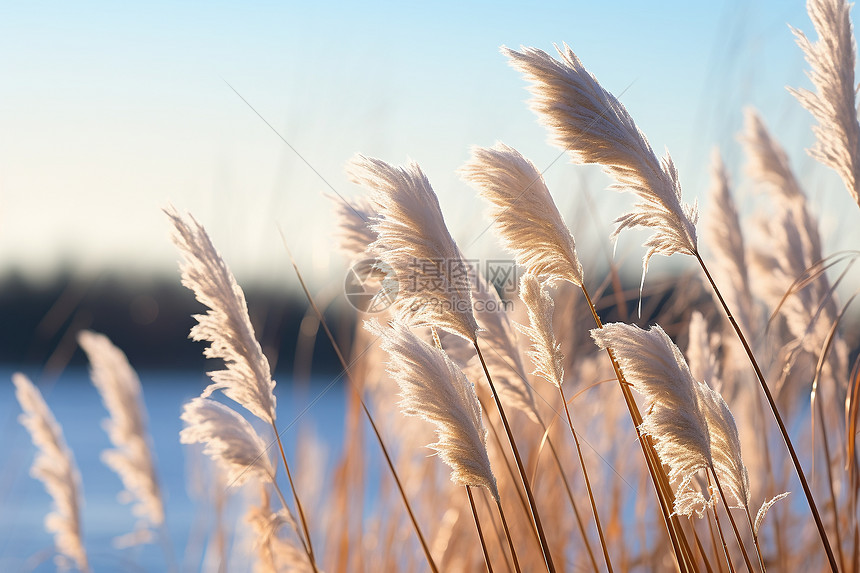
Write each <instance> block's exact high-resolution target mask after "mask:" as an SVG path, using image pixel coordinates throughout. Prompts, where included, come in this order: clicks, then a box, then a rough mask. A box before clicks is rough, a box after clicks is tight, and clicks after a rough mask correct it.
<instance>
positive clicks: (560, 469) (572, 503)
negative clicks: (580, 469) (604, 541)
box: [532, 420, 600, 573]
mask: <svg viewBox="0 0 860 573" xmlns="http://www.w3.org/2000/svg"><path fill="white" fill-rule="evenodd" d="M541 423H543V421H542V420H541ZM544 431H546V426H544ZM546 443H547V445H548V446H549V451H550V453H551V454H552V458H553V459H554V460H555V465H556V467H558V472H559V474H561V481H562V483H563V484H564V491H565V492H566V493H567V499H568V500H569V501H570V506H571V507H572V508H573V515H574V517H576V524H577V526H578V527H579V533H580V534H581V535H582V541H583V543H585V551H586V553H588V559H589V561H590V562H591V566H592V567H593V568H594V571H595V573H597V572H598V571H600V568H599V567H598V566H597V559H595V557H594V551H593V550H592V549H591V543H590V542H589V541H588V533H587V532H586V530H585V524H584V523H583V522H582V515H581V514H580V511H579V507H578V506H577V505H576V500H575V499H574V497H573V492H572V491H571V490H570V485H569V484H568V483H567V478H566V477H565V475H564V468H563V467H562V466H561V459H560V458H559V457H558V452H557V451H556V449H555V445H554V444H553V443H552V438H550V437H549V436H548V435H547V438H546ZM532 481H534V474H532Z"/></svg>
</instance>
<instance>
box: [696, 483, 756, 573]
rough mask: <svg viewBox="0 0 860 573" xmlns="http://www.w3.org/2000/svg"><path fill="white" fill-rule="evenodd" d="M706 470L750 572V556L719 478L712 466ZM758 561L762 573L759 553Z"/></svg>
mask: <svg viewBox="0 0 860 573" xmlns="http://www.w3.org/2000/svg"><path fill="white" fill-rule="evenodd" d="M708 469H710V470H711V474H712V475H713V476H714V483H715V484H716V485H717V491H718V492H719V493H720V498H721V499H722V500H723V505H724V506H725V508H726V515H728V516H729V523H731V525H732V530H733V531H734V532H735V538H736V539H737V540H738V545H739V546H740V548H741V553H742V554H743V556H744V562H745V563H746V566H747V569H748V570H749V571H750V572H752V570H753V565H752V561H750V556H749V555H748V554H747V550H746V547H744V540H743V538H742V537H741V532H740V531H739V530H738V526H737V524H736V523H735V518H734V517H733V516H732V511H731V507H729V500H728V498H727V497H726V494H725V492H724V491H723V486H722V485H721V484H720V478H719V477H717V471H716V470H715V469H714V467H713V466H710V467H709V468H708ZM758 558H759V560H761V567H762V572H763V571H764V560H762V558H761V553H759V556H758Z"/></svg>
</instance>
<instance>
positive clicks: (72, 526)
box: [12, 373, 90, 571]
mask: <svg viewBox="0 0 860 573" xmlns="http://www.w3.org/2000/svg"><path fill="white" fill-rule="evenodd" d="M12 382H13V383H14V384H15V396H16V397H17V398H18V403H19V404H21V410H23V414H21V416H20V417H19V421H20V422H21V424H22V425H23V426H24V427H25V428H27V431H28V432H30V437H31V438H32V440H33V445H34V446H36V449H37V450H38V451H37V453H36V459H35V460H34V461H33V467H32V468H31V469H30V475H32V476H33V477H34V478H36V479H38V480H39V481H41V482H42V483H43V484H45V489H46V490H47V491H48V495H50V496H51V499H53V500H54V508H53V511H51V513H49V514H48V515H47V516H46V517H45V529H46V530H47V531H48V532H50V533H53V534H54V543H55V544H56V548H57V552H58V553H59V555H58V560H57V565H58V566H59V567H60V568H62V569H66V568H68V566H69V565H70V563H69V562H71V563H74V565H75V566H76V567H77V568H78V569H80V570H81V571H89V570H90V568H89V563H88V561H87V553H86V550H85V549H84V544H83V541H82V539H81V509H82V505H83V500H82V495H81V475H80V473H79V472H78V467H77V465H76V464H75V459H74V456H73V455H72V451H71V450H70V449H69V447H68V446H67V445H66V440H65V439H64V438H63V430H62V428H60V425H59V424H58V423H57V420H56V419H55V418H54V415H53V414H52V413H51V410H50V409H48V405H47V404H45V400H44V399H43V398H42V394H41V393H40V392H39V390H38V389H37V388H36V386H34V385H33V383H32V382H30V380H29V379H28V378H27V377H26V376H24V375H23V374H20V373H16V374H14V375H13V376H12Z"/></svg>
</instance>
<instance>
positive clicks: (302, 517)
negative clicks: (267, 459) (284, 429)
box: [272, 420, 319, 573]
mask: <svg viewBox="0 0 860 573" xmlns="http://www.w3.org/2000/svg"><path fill="white" fill-rule="evenodd" d="M272 429H273V430H274V431H275V438H277V440H278V448H279V449H280V450H281V459H282V460H283V462H284V469H285V470H287V480H289V482H290V490H292V492H293V500H294V501H295V502H296V511H298V513H299V521H300V523H301V524H302V531H303V532H304V537H305V538H306V539H307V542H308V543H307V545H306V546H305V549H307V553H308V559H310V561H311V568H313V570H314V572H315V573H318V571H319V570H318V569H317V561H316V557H314V546H313V542H312V541H311V532H310V529H309V528H308V521H307V519H306V518H305V510H304V509H302V502H300V501H299V494H298V492H297V491H296V486H295V484H294V483H293V474H292V473H291V472H290V465H289V464H288V463H287V455H286V454H285V453H284V444H283V443H282V442H281V435H280V434H279V433H278V427H277V426H276V425H275V421H274V420H272ZM272 481H274V479H273V480H272Z"/></svg>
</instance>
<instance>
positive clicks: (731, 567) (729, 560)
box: [708, 476, 736, 573]
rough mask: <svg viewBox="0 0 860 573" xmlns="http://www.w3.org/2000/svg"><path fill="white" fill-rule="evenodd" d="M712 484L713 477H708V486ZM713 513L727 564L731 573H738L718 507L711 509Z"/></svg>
mask: <svg viewBox="0 0 860 573" xmlns="http://www.w3.org/2000/svg"><path fill="white" fill-rule="evenodd" d="M710 483H711V476H708V484H710ZM711 511H713V512H714V519H715V520H716V522H717V532H718V533H719V534H720V542H721V543H722V544H723V555H725V557H726V563H728V564H729V571H730V572H731V573H736V572H735V566H734V565H733V564H732V558H731V557H730V556H729V547H728V545H726V537H725V535H723V526H722V524H721V523H720V516H719V514H718V513H717V506H716V505H715V506H713V507H712V508H711Z"/></svg>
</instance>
